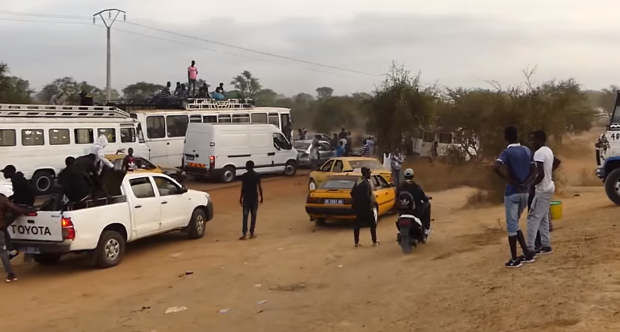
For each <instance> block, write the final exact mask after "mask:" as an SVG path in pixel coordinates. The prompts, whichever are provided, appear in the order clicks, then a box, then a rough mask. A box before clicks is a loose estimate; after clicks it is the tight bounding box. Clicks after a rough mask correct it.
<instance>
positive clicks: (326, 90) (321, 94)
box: [316, 86, 334, 99]
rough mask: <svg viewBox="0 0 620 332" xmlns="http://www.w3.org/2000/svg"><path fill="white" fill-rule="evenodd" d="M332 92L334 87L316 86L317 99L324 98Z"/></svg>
mask: <svg viewBox="0 0 620 332" xmlns="http://www.w3.org/2000/svg"><path fill="white" fill-rule="evenodd" d="M333 94H334V89H332V88H330V87H328V86H322V87H320V88H316V95H317V99H326V98H329V97H331V96H332V95H333Z"/></svg>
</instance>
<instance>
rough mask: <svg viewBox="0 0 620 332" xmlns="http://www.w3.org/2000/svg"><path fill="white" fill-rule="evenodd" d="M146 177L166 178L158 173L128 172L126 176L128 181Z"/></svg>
mask: <svg viewBox="0 0 620 332" xmlns="http://www.w3.org/2000/svg"><path fill="white" fill-rule="evenodd" d="M146 176H159V177H161V176H164V177H166V175H165V174H162V173H156V172H127V174H126V175H125V178H126V179H135V178H143V177H146Z"/></svg>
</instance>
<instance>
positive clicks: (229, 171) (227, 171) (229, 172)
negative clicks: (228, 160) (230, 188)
mask: <svg viewBox="0 0 620 332" xmlns="http://www.w3.org/2000/svg"><path fill="white" fill-rule="evenodd" d="M234 179H235V169H234V168H233V167H231V166H226V167H224V169H222V176H220V180H221V181H222V182H224V183H229V182H232V181H233V180H234Z"/></svg>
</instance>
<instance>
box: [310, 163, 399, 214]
mask: <svg viewBox="0 0 620 332" xmlns="http://www.w3.org/2000/svg"><path fill="white" fill-rule="evenodd" d="M361 176H362V174H361V173H359V172H347V173H342V174H332V175H329V176H327V177H326V178H325V180H324V181H323V182H321V185H319V187H318V188H317V189H315V190H312V191H311V192H310V193H309V194H308V198H307V199H306V213H307V214H308V215H309V216H310V220H313V221H314V222H315V223H316V224H317V225H318V226H320V225H324V224H325V222H326V221H327V220H348V219H355V213H354V212H353V208H352V203H353V200H352V199H351V189H352V188H353V185H355V182H357V180H358V179H359V178H360V177H361ZM370 185H371V186H372V191H373V193H374V207H373V213H374V216H375V222H376V221H377V220H378V218H379V216H382V215H384V214H387V213H390V212H391V211H392V210H393V208H394V204H395V202H396V188H395V187H394V184H393V183H388V182H387V181H386V180H385V178H384V177H383V176H382V175H379V174H371V176H370Z"/></svg>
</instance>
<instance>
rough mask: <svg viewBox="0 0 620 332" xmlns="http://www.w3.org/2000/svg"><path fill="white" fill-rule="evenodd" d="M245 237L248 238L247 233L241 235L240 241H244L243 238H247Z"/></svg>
mask: <svg viewBox="0 0 620 332" xmlns="http://www.w3.org/2000/svg"><path fill="white" fill-rule="evenodd" d="M245 239H247V237H246V236H245V234H243V235H241V237H240V238H239V240H240V241H243V240H245Z"/></svg>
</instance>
